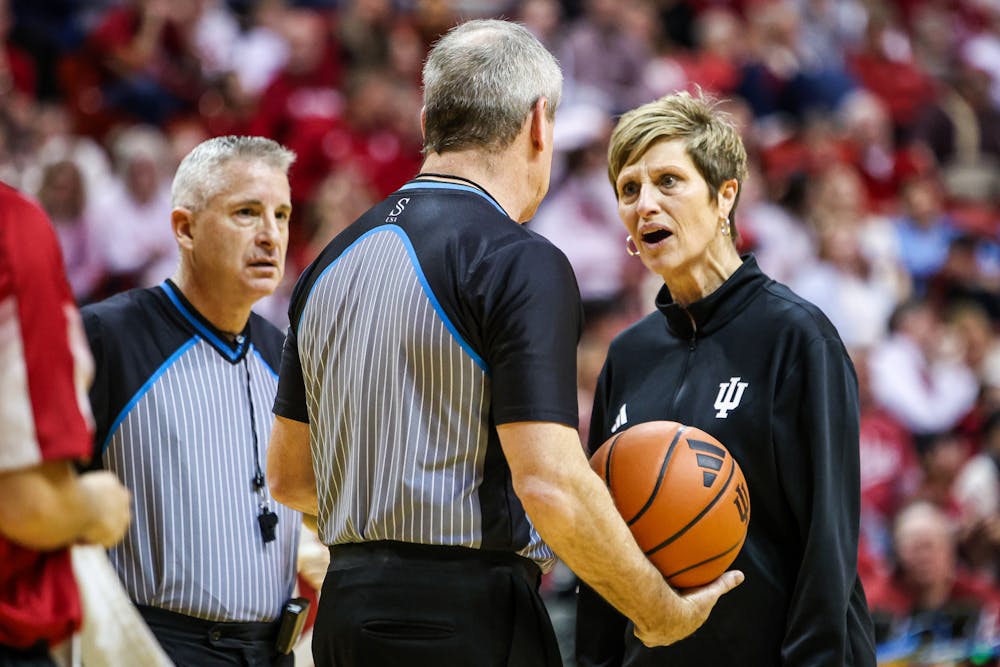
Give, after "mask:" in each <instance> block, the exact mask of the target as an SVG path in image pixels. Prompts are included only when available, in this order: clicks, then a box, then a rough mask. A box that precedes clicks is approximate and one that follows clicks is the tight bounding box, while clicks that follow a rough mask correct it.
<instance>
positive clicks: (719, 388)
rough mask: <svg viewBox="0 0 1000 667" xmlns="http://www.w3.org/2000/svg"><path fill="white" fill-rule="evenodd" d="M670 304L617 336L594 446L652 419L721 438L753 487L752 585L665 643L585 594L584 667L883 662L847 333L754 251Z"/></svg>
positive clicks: (741, 562) (598, 402)
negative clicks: (868, 580) (870, 599)
mask: <svg viewBox="0 0 1000 667" xmlns="http://www.w3.org/2000/svg"><path fill="white" fill-rule="evenodd" d="M656 307H657V311H656V312H653V313H651V314H650V315H648V316H647V317H645V318H644V319H642V320H640V321H639V322H637V323H636V324H635V325H633V326H632V327H630V328H629V329H627V330H626V331H624V332H623V333H622V334H621V335H619V336H618V337H617V338H616V339H615V341H614V342H613V343H612V345H611V348H610V350H609V352H608V358H607V360H606V362H605V365H604V368H603V370H602V372H601V376H600V379H599V381H598V385H597V391H596V395H595V399H594V408H593V413H592V419H591V426H590V443H589V446H590V451H591V452H593V451H594V450H596V449H597V448H598V447H599V446H600V445H601V443H603V442H604V441H605V440H606V439H607V438H609V437H610V436H611V435H612V434H613V433H620V432H621V431H622V430H623V429H626V428H628V427H629V426H633V425H635V424H638V423H641V422H647V421H654V420H670V421H677V422H681V423H683V424H687V425H689V426H696V427H698V428H700V429H702V430H704V431H706V432H707V433H710V434H711V435H713V436H715V437H716V438H717V439H718V440H720V441H721V442H722V443H723V444H724V445H725V446H726V447H727V448H728V449H729V451H730V452H731V453H732V455H733V456H734V457H735V458H736V460H737V462H738V463H739V464H740V467H741V468H742V469H743V473H744V475H745V476H746V479H747V486H748V488H749V492H750V508H751V509H750V526H749V531H748V534H747V540H746V543H745V544H744V546H743V549H742V550H741V552H740V554H739V556H738V557H737V558H736V561H735V563H734V564H733V568H737V569H740V570H742V571H743V572H744V573H745V574H746V581H745V582H744V583H743V584H742V585H741V586H739V587H738V588H736V589H735V590H734V591H733V592H731V593H729V594H727V595H725V596H723V597H722V598H721V599H720V600H719V603H718V604H717V605H716V607H715V609H714V610H713V611H712V614H711V616H710V617H709V619H708V621H707V622H706V623H705V625H704V626H702V627H701V628H700V629H699V630H698V631H697V632H695V634H694V635H692V636H691V637H689V638H687V639H685V640H682V641H680V642H678V643H676V644H674V645H672V646H669V647H663V648H657V649H648V648H646V647H644V646H643V645H642V644H641V643H640V642H639V641H638V640H637V639H635V637H634V635H633V633H632V628H631V626H630V625H628V624H627V621H626V620H625V619H624V617H622V616H621V615H619V614H618V613H616V612H615V611H614V610H613V609H612V608H611V607H610V606H608V605H607V604H606V603H604V602H603V600H601V599H600V598H599V597H597V596H596V595H595V594H594V593H593V592H592V591H590V590H589V589H587V588H586V587H581V592H580V599H579V604H578V613H577V657H578V663H579V665H580V666H581V667H590V666H594V665H602V666H610V665H630V666H632V665H642V666H646V665H656V666H663V667H667V666H669V667H689V666H690V667H695V666H697V667H706V666H707V667H714V666H717V665H718V666H731V665H740V666H747V667H769V666H771V665H787V666H789V667H819V666H823V667H855V666H864V667H869V666H874V665H875V649H874V640H873V631H872V625H871V619H870V616H869V613H868V608H867V604H866V602H865V597H864V592H863V590H862V588H861V582H860V580H859V579H858V575H857V550H858V523H859V516H860V492H859V463H858V420H859V416H858V390H857V378H856V376H855V373H854V367H853V365H852V364H851V361H850V359H849V357H848V355H847V352H846V350H845V349H844V345H843V343H842V342H841V340H840V337H839V336H838V335H837V332H836V329H835V328H834V327H833V325H832V324H830V322H829V320H827V318H826V317H825V316H824V315H823V314H822V313H821V311H820V310H819V309H818V308H817V307H815V306H814V305H812V304H810V303H809V302H807V301H805V300H803V299H801V298H800V297H798V296H797V295H796V294H795V293H793V292H792V291H791V290H790V289H788V288H787V287H786V286H784V285H782V284H780V283H777V282H775V281H774V280H772V279H770V278H769V277H767V276H766V275H765V274H764V273H762V272H761V271H760V269H759V268H758V267H757V262H756V260H755V259H754V258H753V257H752V256H747V257H745V258H744V261H743V264H742V265H741V267H740V268H739V269H737V271H736V272H735V273H734V274H733V275H732V276H730V277H729V279H728V280H727V281H726V282H725V283H724V284H723V285H722V286H721V287H720V288H719V289H717V290H716V291H715V292H713V293H712V294H710V295H709V296H708V297H706V298H704V299H702V300H700V301H697V302H695V303H692V304H690V305H689V306H688V307H687V308H682V307H681V306H679V305H678V304H676V303H674V302H673V300H672V299H671V297H670V293H669V291H668V290H667V289H666V287H664V288H663V289H662V290H661V291H660V293H659V295H658V296H657V300H656Z"/></svg>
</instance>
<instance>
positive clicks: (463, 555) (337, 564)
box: [330, 540, 542, 585]
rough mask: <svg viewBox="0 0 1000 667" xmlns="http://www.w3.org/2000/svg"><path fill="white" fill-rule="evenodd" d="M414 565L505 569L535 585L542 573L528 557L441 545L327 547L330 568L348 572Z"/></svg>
mask: <svg viewBox="0 0 1000 667" xmlns="http://www.w3.org/2000/svg"><path fill="white" fill-rule="evenodd" d="M415 562H432V563H447V562H453V563H470V564H479V565H487V566H493V565H501V566H508V567H511V568H513V569H514V570H516V571H518V572H520V573H521V574H522V575H523V576H524V578H525V579H526V580H527V581H528V582H530V583H532V584H535V585H537V584H538V580H539V577H541V574H542V571H541V569H540V568H539V567H538V564H537V563H536V562H535V561H533V560H531V559H530V558H525V557H524V556H521V555H518V554H516V553H514V552H513V551H495V550H487V549H470V548H468V547H456V546H447V545H441V544H416V543H413V542H396V541H392V540H379V541H374V542H349V543H345V544H335V545H333V546H332V547H330V569H331V570H349V569H352V568H356V567H371V566H372V565H406V564H412V563H415Z"/></svg>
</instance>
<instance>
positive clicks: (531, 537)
mask: <svg viewBox="0 0 1000 667" xmlns="http://www.w3.org/2000/svg"><path fill="white" fill-rule="evenodd" d="M561 88H562V74H561V72H560V70H559V66H558V64H557V63H556V61H555V59H554V58H553V57H552V55H551V54H549V53H548V51H546V50H545V48H544V47H543V46H542V45H541V44H540V43H539V42H538V41H537V40H536V39H535V38H534V37H533V36H532V35H531V34H530V33H529V32H528V31H527V30H525V29H524V28H523V27H521V26H519V25H517V24H514V23H509V22H506V21H497V20H480V21H470V22H468V23H464V24H461V25H459V26H458V27H456V28H454V29H452V30H451V31H449V32H448V33H447V34H446V35H445V36H444V37H443V38H442V39H441V40H440V41H439V42H437V44H436V45H435V46H434V48H433V49H432V50H431V53H430V55H429V56H428V60H427V62H426V64H425V67H424V109H423V113H422V126H423V130H424V151H425V155H426V159H425V161H424V163H423V166H422V171H421V173H419V174H418V175H417V176H416V178H414V180H412V181H410V182H409V183H407V184H406V185H404V186H403V187H402V188H401V189H400V190H398V191H397V192H395V193H393V194H391V195H389V197H387V198H386V199H385V200H384V201H383V202H381V203H379V204H376V205H375V206H374V207H373V208H372V209H370V210H369V211H368V212H366V213H365V214H364V215H362V216H361V217H360V218H359V219H358V220H357V221H355V222H354V223H353V224H352V225H351V226H350V227H348V228H347V229H346V230H345V231H344V232H342V233H341V234H340V235H338V236H337V237H335V238H334V239H333V241H332V242H331V243H330V244H329V245H328V246H327V247H326V249H325V250H324V251H323V252H322V253H321V255H320V256H319V258H318V259H317V260H316V262H315V263H314V264H313V265H311V266H310V267H309V268H308V269H306V271H305V272H304V273H303V275H302V276H301V277H300V278H299V282H298V285H297V286H296V289H295V292H294V294H293V298H292V304H291V307H290V322H291V326H290V331H289V334H288V336H287V338H286V341H285V349H284V354H283V358H282V363H281V379H280V383H279V389H278V398H277V400H276V401H275V412H276V413H277V415H278V416H277V418H276V420H275V426H274V433H273V435H272V447H271V450H270V452H269V455H268V480H269V483H270V484H271V488H272V492H273V493H274V495H275V498H277V499H278V500H279V501H280V502H284V503H287V504H289V505H291V506H293V507H295V508H296V509H299V510H303V511H306V512H310V513H314V514H315V513H317V512H318V515H319V529H320V537H321V538H322V540H323V542H324V543H325V544H327V545H330V547H331V549H330V551H331V567H330V570H329V571H328V573H327V576H326V580H325V582H324V584H323V589H322V593H321V596H320V604H319V613H318V616H317V619H316V628H315V631H314V635H313V655H314V657H315V659H316V664H317V665H322V666H329V665H337V667H351V666H354V665H365V666H366V667H368V666H382V665H385V666H390V665H392V666H398V665H406V666H407V667H420V666H428V667H429V666H433V667H440V666H441V665H517V666H518V667H533V666H547V667H555V666H557V665H561V664H562V661H561V659H560V656H559V649H558V646H557V643H556V640H555V637H554V633H553V631H552V626H551V623H550V621H549V618H548V616H547V615H546V612H545V608H544V605H543V604H542V601H541V599H540V597H539V595H538V583H539V577H540V575H541V572H542V571H543V570H544V569H545V568H548V567H550V566H551V565H552V564H553V561H554V558H555V557H556V555H558V556H559V557H560V558H562V559H564V560H565V562H566V563H567V564H568V565H569V566H570V567H571V568H573V569H574V570H575V571H576V572H577V574H579V575H580V576H581V577H582V578H583V579H584V580H585V581H587V582H589V583H590V585H591V586H593V587H594V588H595V589H599V590H600V591H601V592H602V594H603V595H604V596H606V597H607V598H608V599H609V600H611V601H612V603H613V604H614V605H615V606H616V607H617V608H618V609H620V610H621V611H622V613H624V614H625V615H626V616H628V617H630V618H632V619H633V620H634V621H635V627H636V633H637V634H638V636H639V637H640V638H641V639H642V640H643V641H644V642H645V643H648V644H650V645H662V644H668V643H671V642H674V641H676V640H678V639H680V638H681V637H684V636H686V635H688V634H690V633H691V632H692V631H693V630H695V629H696V628H697V627H698V626H699V625H701V623H703V622H704V620H705V618H706V617H707V616H708V614H709V612H710V611H711V609H712V606H713V605H714V604H715V602H716V600H717V599H718V598H719V596H720V595H722V594H723V593H725V592H727V591H728V590H730V589H731V588H733V587H734V586H736V585H737V584H738V582H739V581H741V579H742V575H741V574H740V573H738V572H729V573H727V574H725V575H723V576H722V577H720V579H719V580H717V581H716V582H713V583H712V584H711V585H709V586H708V587H706V588H705V589H703V590H701V591H699V592H695V593H692V594H690V595H687V596H683V597H682V596H679V595H678V594H677V593H676V592H675V591H673V590H672V589H671V588H670V587H669V586H668V585H667V584H666V583H665V582H664V580H663V577H662V576H660V574H659V573H658V572H657V571H656V569H655V568H654V567H653V566H652V564H651V563H650V562H649V561H648V560H647V559H646V558H645V557H644V556H643V554H642V552H641V551H640V550H639V548H638V546H637V545H636V543H635V541H634V539H633V538H632V536H631V534H630V533H629V530H628V528H627V526H626V525H625V523H624V522H623V521H622V519H621V517H620V516H619V515H618V512H617V511H616V510H615V508H614V505H613V503H612V501H611V498H610V496H609V495H608V492H607V490H606V489H605V488H604V485H603V483H602V482H601V481H600V479H599V478H598V477H597V475H595V474H594V473H593V472H592V471H591V470H590V467H589V466H588V464H587V460H586V457H585V456H584V454H583V448H582V446H581V444H580V439H579V435H578V434H577V431H576V421H577V404H576V342H577V338H578V336H579V331H580V317H581V314H580V313H581V311H580V300H579V298H580V297H579V292H578V290H577V286H576V281H575V279H574V277H573V273H572V270H571V268H570V266H569V263H568V261H567V260H566V258H565V256H564V255H562V254H561V253H560V252H559V251H558V250H557V249H556V248H555V246H553V245H552V244H550V243H549V242H548V241H546V240H545V239H543V238H542V237H540V236H539V235H537V234H535V233H534V232H531V231H529V230H526V229H525V228H524V227H522V226H521V225H520V224H519V223H522V222H525V221H526V220H528V219H530V218H531V216H532V215H534V212H535V210H536V208H537V207H538V204H539V203H540V202H541V200H542V197H543V196H544V195H545V192H546V190H547V189H548V184H549V169H550V167H551V162H552V131H553V123H554V120H555V109H556V106H557V105H558V102H559V97H560V93H561Z"/></svg>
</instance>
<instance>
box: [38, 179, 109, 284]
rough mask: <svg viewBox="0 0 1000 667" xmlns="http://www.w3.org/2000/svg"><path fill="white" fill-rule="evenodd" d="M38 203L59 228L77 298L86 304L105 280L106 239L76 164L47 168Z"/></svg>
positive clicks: (68, 271) (60, 244) (65, 258)
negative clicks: (99, 231) (92, 215)
mask: <svg viewBox="0 0 1000 667" xmlns="http://www.w3.org/2000/svg"><path fill="white" fill-rule="evenodd" d="M38 201H39V203H41V205H42V208H44V209H45V212H46V213H48V214H49V217H50V218H51V220H52V223H53V226H54V227H55V230H56V235H57V236H58V238H59V246H60V248H61V249H62V255H63V260H64V262H65V264H66V275H67V277H68V278H69V284H70V287H71V288H72V290H73V297H74V298H75V299H76V302H77V303H80V304H82V303H86V302H88V301H89V300H90V299H91V297H93V296H95V294H96V292H97V290H98V288H99V287H100V286H101V283H102V281H103V280H104V278H105V274H106V267H105V264H104V260H103V250H102V247H103V246H104V239H103V238H102V237H101V236H99V235H98V234H97V229H96V227H95V225H94V221H93V220H92V219H91V218H90V214H89V211H88V208H87V190H86V186H85V183H84V180H83V176H82V175H81V174H80V168H79V167H77V165H76V163H75V162H73V161H72V160H62V161H60V162H54V163H52V164H50V165H48V166H46V167H45V168H44V170H43V171H42V184H41V187H40V188H39V190H38Z"/></svg>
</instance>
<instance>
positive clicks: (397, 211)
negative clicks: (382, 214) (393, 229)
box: [385, 197, 410, 222]
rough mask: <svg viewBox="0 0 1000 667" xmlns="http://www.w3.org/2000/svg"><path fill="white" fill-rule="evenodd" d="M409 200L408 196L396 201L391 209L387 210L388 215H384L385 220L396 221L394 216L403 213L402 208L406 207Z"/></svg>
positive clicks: (396, 216)
mask: <svg viewBox="0 0 1000 667" xmlns="http://www.w3.org/2000/svg"><path fill="white" fill-rule="evenodd" d="M409 201H410V198H409V197H403V198H402V199H400V200H399V201H398V202H396V205H395V206H393V207H392V210H391V211H389V215H387V216H386V218H385V221H386V222H396V218H398V217H399V216H401V215H402V214H403V209H405V208H406V204H407V203H408V202H409Z"/></svg>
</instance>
